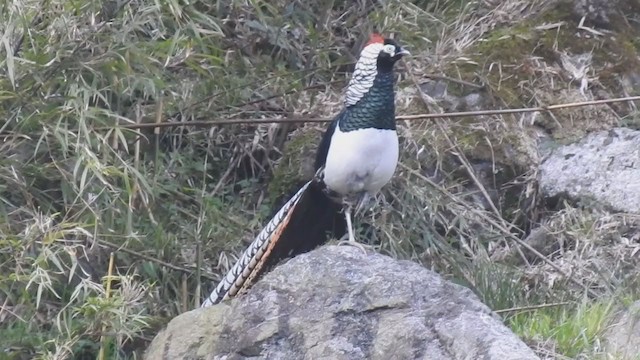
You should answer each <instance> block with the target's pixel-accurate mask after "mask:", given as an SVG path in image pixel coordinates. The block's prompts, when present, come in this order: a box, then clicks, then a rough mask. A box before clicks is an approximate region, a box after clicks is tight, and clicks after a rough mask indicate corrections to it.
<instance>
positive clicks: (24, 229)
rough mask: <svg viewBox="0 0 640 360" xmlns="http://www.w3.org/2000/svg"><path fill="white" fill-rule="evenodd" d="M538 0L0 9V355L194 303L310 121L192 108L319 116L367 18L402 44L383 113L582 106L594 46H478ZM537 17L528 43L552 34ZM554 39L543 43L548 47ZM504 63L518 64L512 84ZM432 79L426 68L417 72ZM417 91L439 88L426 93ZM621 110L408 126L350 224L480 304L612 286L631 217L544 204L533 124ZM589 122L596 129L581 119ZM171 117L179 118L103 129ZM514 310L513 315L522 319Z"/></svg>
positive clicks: (119, 342) (137, 324)
mask: <svg viewBox="0 0 640 360" xmlns="http://www.w3.org/2000/svg"><path fill="white" fill-rule="evenodd" d="M554 3H555V2H554V1H551V0H539V1H533V2H524V1H518V0H508V1H499V2H489V1H485V2H467V1H444V2H439V3H432V2H426V1H418V0H416V1H403V0H396V1H391V2H386V3H385V5H381V3H379V2H374V1H365V0H362V1H359V2H357V3H356V4H351V5H350V6H347V4H346V3H341V2H333V1H321V2H317V3H314V4H303V3H301V2H288V1H284V0H283V1H277V2H267V1H250V2H249V1H241V0H234V1H229V2H214V3H207V2H195V3H194V2H191V3H190V5H185V4H181V3H177V2H169V3H162V4H161V3H155V2H148V1H135V2H133V1H131V2H124V3H122V4H121V5H119V6H111V5H109V4H111V3H105V5H104V6H103V7H98V6H96V5H92V4H71V3H68V2H64V1H55V0H53V1H47V2H36V1H18V2H13V3H11V4H10V5H4V8H3V9H2V10H3V11H2V12H0V13H1V14H2V15H0V16H1V20H0V33H1V34H2V37H1V39H2V46H0V52H2V53H3V55H4V56H3V60H2V61H1V62H0V69H1V70H0V71H3V73H4V74H3V75H5V76H4V77H2V78H1V79H0V86H1V87H0V94H1V96H2V100H3V101H2V104H1V105H0V114H1V115H2V118H3V119H5V121H4V122H3V123H1V124H0V133H1V134H2V139H3V142H2V143H0V154H2V156H0V219H1V220H0V249H2V251H0V267H1V269H2V271H1V273H2V274H3V275H1V276H0V303H2V304H3V305H2V307H1V308H0V323H1V324H2V327H3V330H2V331H0V332H1V336H0V345H2V347H3V348H9V349H11V352H12V356H15V357H16V358H20V357H23V358H33V357H35V358H43V359H44V358H46V359H66V358H81V357H83V356H88V357H95V355H96V354H97V353H98V350H99V349H100V347H102V348H103V349H104V351H105V355H106V358H134V357H136V356H139V354H140V353H141V350H142V349H144V346H145V344H146V342H147V341H148V340H149V338H150V337H151V336H153V334H154V332H155V330H156V329H157V328H158V327H159V326H162V324H164V323H165V322H166V321H167V320H168V319H170V318H171V317H173V316H175V315H177V314H179V313H180V312H183V311H186V310H188V309H191V308H193V307H194V306H197V304H198V302H199V299H200V294H201V293H203V292H204V293H207V292H208V289H210V287H211V286H213V282H215V281H216V280H217V279H219V277H220V276H221V274H224V272H225V271H226V270H227V269H228V268H229V267H230V266H231V265H233V263H234V262H235V260H236V259H237V256H238V254H239V253H240V251H241V250H242V249H243V248H244V247H245V246H246V245H247V243H248V242H249V241H251V240H252V239H253V236H254V235H255V234H256V233H257V231H258V230H259V229H260V228H261V226H262V225H263V224H264V223H265V221H266V219H267V217H268V216H269V214H270V212H271V211H272V210H273V209H272V206H273V205H274V204H277V203H278V202H279V201H281V200H282V198H283V197H286V196H287V194H288V193H289V192H291V191H293V190H294V187H295V183H296V181H299V180H300V179H301V178H304V176H305V174H306V173H307V172H308V171H307V170H305V169H304V166H303V165H304V161H300V159H302V160H304V159H305V158H306V157H307V156H309V154H310V153H312V152H313V149H314V148H315V145H314V143H313V141H312V140H311V138H315V136H314V135H313V134H317V131H318V130H320V129H322V128H323V125H317V124H316V125H307V126H305V127H300V125H293V124H287V123H282V124H242V125H240V124H234V125H228V126H215V127H212V128H198V127H191V126H189V122H190V121H201V120H204V121H208V120H219V119H239V118H248V117H250V118H266V117H269V118H273V117H282V118H286V117H314V118H318V117H331V116H333V115H335V114H336V113H337V111H338V109H339V108H340V106H341V96H342V88H343V86H344V84H345V80H346V79H347V76H348V73H349V70H350V68H351V66H352V63H353V61H354V59H355V55H356V54H357V52H358V50H359V49H360V47H361V45H362V41H363V40H364V39H365V36H364V34H366V33H368V32H370V31H371V30H373V29H377V30H381V31H384V32H385V33H387V34H394V36H396V37H398V38H399V39H400V41H401V42H402V43H404V44H407V45H408V47H409V48H410V50H411V51H412V53H413V54H414V56H413V57H412V58H411V59H410V60H408V61H407V62H405V63H404V66H403V68H401V69H400V71H399V73H400V74H401V79H400V83H399V91H398V95H397V102H398V113H400V114H411V113H422V112H431V113H442V112H444V111H448V110H454V111H460V110H474V109H478V108H479V106H481V107H484V108H504V107H506V106H507V105H513V104H514V101H515V100H514V99H516V100H518V101H519V103H518V105H523V106H539V105H547V104H549V103H558V101H557V99H554V101H550V99H549V98H548V96H549V95H548V94H549V93H550V92H552V91H553V93H554V94H557V93H560V94H563V96H565V98H566V99H567V100H572V101H574V100H582V99H583V98H586V99H594V98H598V96H596V94H595V92H596V91H599V90H600V88H597V89H594V88H593V87H590V88H587V89H586V90H585V88H584V87H583V86H582V84H583V82H584V81H586V82H587V84H595V83H597V81H596V80H594V79H595V78H596V76H594V74H597V73H598V72H600V71H605V70H607V69H604V67H603V66H604V65H603V59H602V57H601V56H600V54H595V55H594V56H593V57H592V58H591V59H590V60H589V59H587V60H589V61H586V62H583V63H584V64H586V65H585V66H586V67H584V68H582V70H581V68H580V66H578V65H580V64H581V63H579V64H578V65H576V64H575V62H576V61H574V60H575V59H577V58H575V57H572V56H569V55H565V56H564V57H563V58H562V59H564V62H563V61H560V62H554V61H552V59H550V58H545V57H544V56H541V55H540V54H537V53H535V51H534V49H533V47H531V48H527V50H526V51H523V50H522V49H520V48H518V49H517V52H518V54H517V55H518V56H516V57H510V56H508V57H502V58H495V57H492V56H490V55H491V54H487V53H484V52H486V50H487V49H489V48H491V47H495V46H498V47H499V46H502V45H501V44H502V42H503V41H507V40H508V37H506V38H505V35H508V34H509V32H508V31H510V30H513V29H512V28H513V27H516V29H515V30H513V31H515V33H516V37H517V36H520V35H522V34H521V32H522V29H520V28H518V26H519V24H521V23H523V22H527V21H530V23H529V25H531V26H540V25H541V24H546V23H548V22H547V21H546V20H545V19H540V18H539V17H540V16H542V15H543V14H545V12H547V11H549V9H552V8H553V6H554ZM286 5H288V7H287V6H286ZM283 9H285V10H286V11H283ZM547 25H548V24H547ZM571 26H572V27H571V29H574V27H575V25H571ZM543 28H544V29H543V30H536V31H538V32H537V33H536V34H538V35H539V34H542V33H544V34H546V33H547V32H551V31H555V30H557V28H555V27H550V26H546V27H543ZM505 29H507V30H505ZM538 35H536V36H538ZM546 39H547V38H546V37H545V36H538V38H536V40H537V41H546ZM516 43H517V44H519V45H522V46H524V47H525V48H526V47H527V46H535V45H536V43H533V40H526V41H518V42H516ZM509 44H510V45H509V46H513V43H509ZM557 44H558V49H559V50H563V49H562V46H565V45H566V39H563V38H560V40H559V41H557ZM568 51H569V52H571V49H568ZM582 53H583V52H580V53H579V54H572V55H580V54H582ZM485 58H486V59H488V60H487V61H486V62H481V61H479V59H485ZM523 59H526V60H527V61H526V64H528V66H529V68H528V70H527V71H531V74H532V75H529V76H527V77H523V78H522V79H520V80H519V81H514V80H513V78H514V76H516V75H518V76H521V75H522V74H521V73H520V72H519V71H520V70H521V67H518V66H515V63H520V64H522V60H523ZM438 73H441V74H442V75H444V77H442V78H440V79H428V78H427V76H426V74H438ZM567 76H569V77H567ZM447 79H455V80H456V81H449V80H447ZM574 80H579V81H578V82H577V84H578V86H574V85H575V84H576V82H575V81H574ZM583 80H584V81H583ZM434 84H435V85H437V86H442V85H443V84H444V86H446V90H447V91H445V93H444V94H438V93H437V92H433V91H430V90H429V89H430V88H431V87H430V86H432V85H434ZM471 84H475V85H473V86H472V85H471ZM558 84H562V86H563V90H562V91H561V92H556V91H555V90H556V86H558ZM567 84H571V85H567ZM437 86H436V87H437ZM603 88H606V89H609V87H603ZM612 88H613V87H612ZM615 90H616V91H618V90H619V89H618V88H617V87H616V88H615ZM611 91H612V92H613V91H614V90H611ZM514 94H515V95H517V96H515V97H514V96H513V95H514ZM577 94H580V96H578V95H577ZM609 95H619V96H623V95H630V94H628V93H627V92H618V93H615V94H609ZM611 97H613V96H611ZM474 99H475V100H474ZM477 99H480V100H481V101H479V102H478V101H477ZM631 110H633V109H629V108H623V109H620V108H614V107H613V106H612V107H611V108H607V109H605V110H602V109H596V108H587V109H584V110H579V111H576V110H575V109H573V110H567V111H566V113H561V114H559V115H558V117H557V118H555V119H554V118H546V117H545V118H543V119H541V118H535V117H534V116H533V115H523V116H522V117H519V116H517V115H513V114H503V115H483V116H478V117H475V118H466V119H460V120H454V119H445V120H441V121H437V122H418V121H412V122H404V123H402V126H401V127H400V135H401V138H402V158H401V166H400V167H399V169H398V173H397V176H396V177H395V178H394V180H393V183H392V184H391V186H390V187H389V188H388V189H387V191H386V192H385V200H386V205H385V206H380V207H378V208H376V210H375V211H373V212H370V213H367V214H366V216H365V218H363V219H361V220H360V223H361V225H362V229H363V232H364V233H366V236H367V237H368V238H369V241H370V242H371V243H373V244H375V245H376V246H378V248H379V250H380V251H381V252H383V253H386V254H390V255H392V256H394V257H397V258H403V259H412V260H415V261H418V262H421V263H423V264H424V265H425V266H428V267H430V268H433V269H436V270H437V271H438V272H439V273H440V274H442V275H443V276H447V277H448V278H450V279H452V280H453V281H457V282H460V283H464V284H466V285H467V286H469V287H471V288H472V289H474V290H475V291H476V293H478V294H479V296H480V297H481V298H482V299H483V301H485V302H486V303H487V304H488V305H489V306H491V307H492V308H494V309H506V308H514V307H527V306H531V305H538V304H543V303H545V302H558V301H561V302H569V303H570V304H574V305H575V302H574V299H575V298H576V297H580V296H582V295H583V293H584V289H583V288H582V287H581V286H576V285H575V283H576V282H577V283H580V284H584V285H586V286H588V287H589V288H590V291H596V292H598V294H602V295H607V296H614V295H617V294H620V293H623V294H626V295H628V294H629V289H631V288H633V287H634V286H635V284H634V280H633V279H634V278H635V277H634V276H633V275H634V274H635V273H634V271H633V269H635V268H637V266H636V263H635V256H634V255H635V254H636V253H637V247H636V245H637V244H636V243H637V235H636V233H635V231H634V230H633V229H635V228H636V226H635V223H636V221H637V219H636V218H635V217H633V216H628V215H627V216H622V215H619V214H607V213H605V212H602V211H599V210H587V209H578V208H576V207H575V205H572V204H567V205H566V206H563V207H562V208H560V209H559V211H556V210H558V209H548V208H546V207H545V206H544V204H543V203H542V201H541V199H540V195H539V194H538V193H537V185H536V184H537V183H536V177H537V172H536V171H537V170H536V168H537V167H536V165H537V164H538V162H539V161H540V154H538V146H537V141H538V138H539V137H540V136H542V135H541V134H542V133H544V131H546V130H548V129H551V132H552V135H554V136H555V138H557V139H566V138H568V137H569V136H568V135H567V136H564V134H565V129H567V128H568V125H571V126H572V128H577V129H579V131H582V132H584V131H589V130H591V129H595V128H602V127H603V126H604V127H606V126H611V125H612V124H618V123H619V122H620V121H621V120H620V119H621V118H623V117H625V116H628V114H629V113H630V111H631ZM594 116H598V119H600V118H602V117H603V116H604V117H605V118H606V119H607V121H604V122H598V123H594V122H593V121H589V120H588V119H592V118H593V117H594ZM167 119H168V120H169V121H173V122H180V123H181V124H182V123H184V126H182V127H178V128H173V129H163V130H162V131H149V130H148V129H140V130H136V129H126V128H123V127H119V126H118V125H122V124H137V123H155V122H158V121H166V120H167ZM549 124H555V125H553V126H555V127H553V126H552V125H549ZM97 128H100V129H103V130H106V131H100V132H94V131H93V130H94V129H97ZM556 135H557V136H556ZM570 135H571V136H573V135H575V134H570ZM373 223H375V224H377V226H376V227H375V229H373V228H372V227H370V226H367V225H368V224H373ZM539 226H543V227H544V228H545V229H547V232H548V233H550V234H553V236H551V237H549V238H551V239H552V240H547V241H544V242H543V246H541V247H538V246H537V244H535V243H529V242H528V241H529V240H530V238H529V237H528V235H529V234H530V233H531V230H532V229H535V228H538V227H539ZM522 242H525V243H526V246H523V245H522ZM527 246H533V247H534V248H535V249H536V251H538V252H539V254H538V255H536V254H533V253H532V252H531V249H527ZM111 252H114V253H115V265H116V266H115V276H114V283H113V289H112V290H111V292H110V294H109V296H107V292H106V284H107V282H106V278H105V277H106V274H107V267H108V266H107V264H108V260H109V254H110V253H111ZM532 254H533V255H532ZM558 269H560V271H558ZM567 274H568V275H567ZM570 279H573V281H574V283H571V282H570ZM541 311H542V310H541ZM516 315H517V314H516ZM509 316H512V314H510V315H508V316H507V319H515V317H509ZM514 316H515V315H514ZM568 318H570V317H568ZM517 321H518V322H514V328H516V325H518V324H528V322H527V321H528V319H526V318H524V319H523V318H522V317H520V318H517ZM116 334H118V335H116ZM522 334H523V335H526V336H528V335H527V334H529V333H525V332H524V331H523V332H522ZM546 336H548V337H549V336H550V335H548V334H547V335H546ZM101 339H103V340H104V341H103V342H101ZM542 348H544V349H547V350H548V348H549V347H541V349H542ZM554 349H555V348H554ZM556 350H557V349H556ZM556 350H554V351H556ZM541 351H542V350H541Z"/></svg>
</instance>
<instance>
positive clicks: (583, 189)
mask: <svg viewBox="0 0 640 360" xmlns="http://www.w3.org/2000/svg"><path fill="white" fill-rule="evenodd" d="M539 182H540V187H541V189H542V193H543V194H544V196H546V197H554V196H558V195H568V196H569V197H571V198H574V199H579V200H583V199H591V200H595V201H597V202H599V203H602V204H603V205H605V206H607V207H609V208H610V209H612V210H614V211H621V212H631V213H640V132H639V131H635V130H631V129H626V128H616V129H612V130H610V131H599V132H595V133H591V134H589V135H587V136H586V137H585V138H583V139H582V140H581V141H579V142H577V143H575V144H571V145H566V146H562V147H560V148H558V149H555V150H554V151H552V152H551V154H550V155H549V156H548V158H547V159H545V160H544V161H543V162H542V164H541V167H540V175H539Z"/></svg>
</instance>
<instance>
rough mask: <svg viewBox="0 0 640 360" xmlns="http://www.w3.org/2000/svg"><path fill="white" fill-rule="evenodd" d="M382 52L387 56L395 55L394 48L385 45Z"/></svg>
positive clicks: (393, 46)
mask: <svg viewBox="0 0 640 360" xmlns="http://www.w3.org/2000/svg"><path fill="white" fill-rule="evenodd" d="M382 51H384V52H386V53H387V54H389V55H391V56H393V55H395V53H396V47H395V45H391V44H387V45H385V46H384V47H383V48H382Z"/></svg>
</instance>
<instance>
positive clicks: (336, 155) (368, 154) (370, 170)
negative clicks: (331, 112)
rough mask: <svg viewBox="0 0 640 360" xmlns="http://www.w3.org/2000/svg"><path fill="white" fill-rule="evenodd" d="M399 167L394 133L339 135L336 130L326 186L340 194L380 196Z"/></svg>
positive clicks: (364, 131)
mask: <svg viewBox="0 0 640 360" xmlns="http://www.w3.org/2000/svg"><path fill="white" fill-rule="evenodd" d="M397 164H398V136H397V134H396V131H395V130H381V129H373V128H371V129H359V130H353V131H349V132H342V131H340V127H339V126H337V127H336V130H335V132H334V133H333V137H332V138H331V146H330V147H329V152H328V154H327V161H326V165H325V169H324V182H325V184H326V185H327V187H328V188H329V189H331V190H333V191H335V192H338V193H340V194H352V193H357V192H361V191H366V192H368V193H370V194H372V195H373V194H375V193H377V192H378V191H379V190H380V189H381V188H382V187H383V186H384V185H385V184H386V183H387V182H389V180H391V177H392V176H393V173H394V172H395V169H396V166H397Z"/></svg>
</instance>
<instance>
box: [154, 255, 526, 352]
mask: <svg viewBox="0 0 640 360" xmlns="http://www.w3.org/2000/svg"><path fill="white" fill-rule="evenodd" d="M145 358H146V359H147V360H159V359H203V360H204V359H249V358H251V359H287V360H289V359H345V360H346V359H349V360H354V359H385V360H386V359H431V360H438V359H500V360H508V359H518V360H527V359H538V357H537V356H536V355H535V353H534V352H533V351H532V350H531V349H529V348H528V347H527V346H526V345H525V344H524V343H523V342H522V341H521V340H520V339H519V338H518V337H516V336H515V335H514V334H513V333H512V332H511V331H509V329H508V328H507V327H506V326H504V325H503V324H502V322H501V321H500V319H499V318H498V317H497V316H496V315H495V314H493V313H492V311H491V310H490V309H489V308H488V307H487V306H485V305H484V304H482V303H481V302H480V301H479V299H478V298H477V297H476V296H475V295H474V294H473V293H472V292H471V291H470V290H469V289H467V288H464V287H462V286H459V285H455V284H453V283H450V282H448V281H446V280H444V279H442V278H441V277H440V276H438V275H437V274H435V273H433V272H431V271H429V270H427V269H425V268H424V267H422V266H420V265H419V264H417V263H413V262H409V261H397V260H394V259H392V258H390V257H387V256H383V255H379V254H364V253H363V252H362V251H361V250H359V249H357V248H354V247H351V246H325V247H321V248H319V249H316V250H314V251H312V252H309V253H306V254H302V255H299V256H297V257H295V258H293V259H291V260H289V261H288V262H287V263H285V264H283V265H281V266H279V267H277V268H276V269H274V270H273V271H272V272H270V273H268V274H267V275H265V276H264V278H263V279H262V280H261V281H259V282H258V283H257V284H256V285H254V286H253V288H252V289H251V290H250V291H249V292H248V293H247V294H246V295H244V296H240V297H238V298H236V299H233V300H231V301H230V302H226V303H222V304H218V305H215V306H212V307H209V308H204V309H196V310H193V311H190V312H187V313H184V314H182V315H180V316H178V317H176V318H174V319H173V320H172V321H171V322H170V323H169V325H168V326H167V328H166V329H164V330H163V331H162V332H161V333H159V334H158V335H157V336H156V338H155V339H154V341H153V342H152V344H151V345H150V347H149V349H148V351H147V353H146V356H145Z"/></svg>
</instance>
